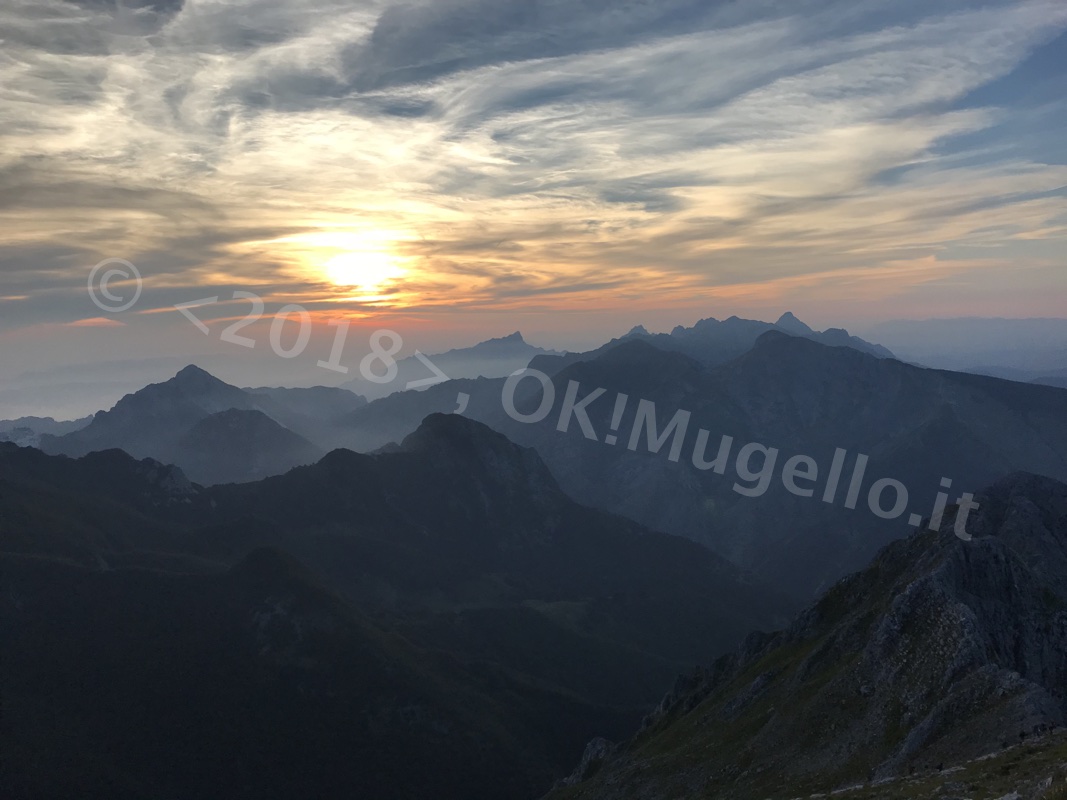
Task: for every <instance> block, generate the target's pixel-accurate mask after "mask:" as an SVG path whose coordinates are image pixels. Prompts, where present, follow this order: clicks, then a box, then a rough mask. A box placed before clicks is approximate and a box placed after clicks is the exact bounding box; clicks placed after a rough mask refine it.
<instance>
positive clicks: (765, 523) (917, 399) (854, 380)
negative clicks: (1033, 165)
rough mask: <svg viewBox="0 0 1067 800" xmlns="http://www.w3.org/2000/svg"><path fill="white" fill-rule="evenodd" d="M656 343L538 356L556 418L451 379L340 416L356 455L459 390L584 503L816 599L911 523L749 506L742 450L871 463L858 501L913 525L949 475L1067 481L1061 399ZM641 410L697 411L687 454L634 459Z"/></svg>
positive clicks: (764, 342) (771, 493) (871, 359)
mask: <svg viewBox="0 0 1067 800" xmlns="http://www.w3.org/2000/svg"><path fill="white" fill-rule="evenodd" d="M657 341H661V340H657V339H651V340H647V339H646V338H645V337H636V338H632V339H628V340H623V341H620V342H617V343H616V344H615V345H614V346H612V347H610V348H608V349H603V350H601V351H599V352H597V353H595V354H591V355H590V356H589V357H588V358H584V357H583V358H582V359H575V357H573V356H565V357H555V358H551V357H540V358H537V359H534V360H533V361H532V362H531V364H530V367H531V369H536V370H538V371H540V372H541V373H543V374H544V375H547V376H550V378H551V384H552V391H553V393H554V402H553V404H552V407H551V411H550V413H547V415H546V416H545V418H544V419H543V420H541V421H539V422H537V423H524V422H519V421H517V420H516V419H515V418H513V417H512V416H510V415H509V414H508V413H506V412H505V410H504V409H503V407H502V396H503V393H504V387H505V385H506V383H505V381H504V380H500V379H497V380H488V379H481V380H476V381H453V382H450V383H444V384H440V385H438V386H434V387H431V388H430V389H428V390H427V391H425V392H421V393H418V394H416V393H402V394H398V395H394V396H392V397H389V398H384V399H382V400H378V401H376V402H373V403H370V404H369V405H367V406H366V407H364V408H360V409H358V410H357V411H355V412H354V413H353V414H351V415H350V416H349V417H348V418H346V420H345V426H346V428H347V430H346V431H343V432H341V433H339V440H340V441H344V442H346V443H348V444H349V446H352V447H356V448H365V449H371V448H374V447H379V446H382V445H383V444H385V443H386V442H388V441H392V440H396V439H399V438H402V437H403V436H404V435H405V434H406V433H407V432H409V431H410V430H412V429H413V428H414V427H415V426H417V425H418V423H419V421H420V420H421V419H422V418H423V417H424V416H425V415H426V414H428V413H432V412H446V411H451V410H453V409H454V408H455V405H456V398H457V395H458V394H459V393H462V394H465V395H467V396H468V398H469V399H468V401H467V404H466V410H465V411H464V412H463V413H464V414H466V415H468V416H471V417H473V418H475V419H479V420H481V421H483V422H485V423H486V424H487V425H489V426H490V427H492V428H494V429H495V430H499V431H501V432H503V433H505V434H506V435H507V436H508V437H509V438H511V439H512V440H514V441H516V442H519V443H520V444H523V445H526V446H530V447H533V448H535V449H536V450H537V451H538V452H539V453H540V454H541V456H542V457H543V458H544V459H545V462H546V463H547V464H548V466H549V469H551V470H552V472H553V474H554V475H555V476H556V478H557V480H559V482H560V485H561V486H562V487H563V489H564V490H565V491H567V492H568V493H569V494H571V496H573V497H574V498H575V499H577V500H579V501H580V502H582V503H587V504H589V505H592V506H595V507H599V508H604V509H608V510H611V511H615V512H618V513H621V514H623V515H625V516H627V517H630V518H633V519H635V520H638V521H640V522H642V523H643V524H645V525H648V526H650V527H652V528H655V529H658V530H664V531H667V532H669V533H675V534H678V535H681V536H685V537H687V538H690V539H692V540H694V541H698V542H701V543H703V544H705V545H707V546H709V547H710V548H712V549H713V550H715V551H716V552H718V553H720V554H721V555H723V556H725V557H727V558H728V559H730V560H731V561H732V562H734V563H736V564H738V565H739V566H741V567H742V568H744V569H746V570H750V571H752V572H753V574H755V575H757V576H758V577H759V578H760V579H761V580H763V581H765V582H769V583H774V584H775V585H777V586H780V587H782V588H783V589H784V590H786V591H788V592H791V593H793V594H794V595H796V596H797V597H798V598H806V599H810V598H811V597H813V596H814V595H815V594H816V593H817V592H819V591H822V590H825V589H826V588H828V587H829V586H830V585H831V584H832V583H833V582H834V581H835V580H837V579H838V578H840V577H841V576H842V575H844V574H846V573H848V572H851V571H854V570H856V569H859V568H860V567H862V566H863V565H865V564H866V563H867V562H868V561H869V560H870V559H871V558H872V557H873V556H874V554H875V553H876V552H877V551H878V550H879V549H880V548H881V547H882V546H883V545H885V544H886V543H887V542H889V541H891V540H893V539H896V538H900V537H902V536H904V535H906V534H907V533H908V532H909V530H910V528H909V527H908V520H909V514H908V513H905V514H903V515H902V516H901V517H900V518H898V519H893V520H881V519H878V518H875V517H874V516H873V515H872V513H871V512H870V511H869V509H868V508H867V507H866V504H863V505H861V506H859V507H858V508H857V509H848V508H845V507H843V506H844V502H843V498H838V499H837V502H835V503H824V502H820V500H819V498H811V497H799V496H797V495H795V494H793V493H791V492H790V491H787V489H786V487H785V486H784V485H783V482H782V481H781V480H780V478H779V477H778V476H777V475H776V476H774V479H773V480H772V481H771V482H770V483H769V484H768V485H767V490H766V493H764V494H762V495H761V496H759V497H758V498H753V497H746V496H743V495H742V494H740V493H739V492H738V491H737V490H736V489H735V488H734V486H735V483H736V482H737V480H736V479H737V471H736V457H737V455H738V454H739V451H740V448H741V447H742V446H743V445H744V444H746V443H759V444H762V445H764V446H765V447H768V448H775V449H777V450H778V451H779V456H778V467H779V472H780V471H781V467H782V465H783V462H785V460H786V459H788V458H790V457H792V456H797V455H804V456H808V457H810V458H812V459H813V460H814V461H815V462H816V466H817V467H819V468H821V470H822V474H823V475H825V474H826V472H827V471H828V470H829V468H830V465H831V464H832V462H833V459H834V456H835V452H836V451H837V450H838V449H842V450H844V451H845V452H846V455H847V458H846V462H845V465H846V469H847V470H848V472H847V473H846V475H847V474H851V473H852V472H854V465H855V463H856V459H857V457H858V456H859V455H860V454H863V455H866V456H868V457H869V462H868V465H867V474H868V476H869V477H868V479H867V482H866V483H865V484H864V485H863V489H864V491H863V495H864V498H866V490H867V489H868V488H869V487H870V486H871V484H872V483H873V482H874V481H875V480H878V479H883V478H885V479H893V480H897V481H900V482H902V483H903V484H904V486H905V488H906V489H907V490H908V492H909V495H910V496H909V502H908V507H907V511H908V512H910V514H915V515H917V516H918V517H919V518H922V517H929V516H930V515H931V512H932V509H933V506H934V501H935V498H936V495H937V494H938V492H940V491H942V489H941V480H942V479H943V478H944V479H948V480H949V481H952V482H953V483H952V487H953V491H955V492H957V494H953V495H952V498H953V499H954V498H955V497H957V496H958V493H959V492H966V491H970V492H973V491H975V490H976V489H977V488H979V487H981V486H984V485H986V484H988V483H990V482H992V481H994V480H996V479H998V478H1000V477H1002V476H1004V475H1006V474H1009V473H1011V472H1013V471H1017V470H1030V471H1033V472H1038V473H1041V474H1044V475H1048V476H1050V477H1055V478H1059V479H1067V396H1065V394H1064V391H1063V390H1062V389H1057V388H1052V387H1046V386H1036V385H1028V384H1020V383H1015V382H1010V381H1004V380H998V379H995V378H989V377H982V376H977V375H971V374H965V373H955V372H947V371H940V370H930V369H923V368H920V367H915V366H911V365H908V364H904V363H902V362H900V361H897V360H895V359H890V358H879V357H877V356H874V355H870V354H868V353H864V352H861V351H859V350H856V349H854V348H851V347H837V346H826V345H822V344H819V343H817V342H815V341H811V340H809V339H807V338H802V337H796V336H790V335H786V334H784V333H780V332H777V331H770V332H767V333H764V334H763V335H761V336H760V338H759V339H758V340H757V343H756V344H755V346H754V347H752V348H750V349H749V350H748V351H746V352H745V353H744V354H742V355H741V356H740V357H738V358H736V359H734V360H733V361H731V362H728V363H726V364H722V365H719V366H707V365H706V364H705V363H702V362H701V361H698V360H695V359H692V358H690V357H688V356H686V355H683V354H681V353H677V352H665V351H663V350H661V349H659V348H658V347H657V346H656V342H657ZM574 384H577V386H578V390H577V392H576V394H575V398H574V399H575V401H576V402H580V401H581V400H582V399H583V398H585V397H587V396H588V395H589V394H590V393H592V392H594V391H595V390H597V389H605V390H606V391H605V394H604V395H603V396H600V397H599V399H596V401H595V402H593V403H590V404H589V405H588V406H587V407H586V409H585V410H586V413H587V414H588V419H589V423H590V426H591V430H592V432H593V435H594V436H596V440H593V439H590V438H588V437H587V436H586V435H585V432H584V431H583V430H582V427H581V425H579V424H578V422H577V421H576V418H571V419H570V421H569V423H568V424H567V425H566V426H565V427H567V431H566V432H561V431H560V430H559V427H560V425H561V424H562V423H561V422H560V420H561V416H562V409H563V405H564V401H565V398H566V396H567V392H568V387H569V386H572V385H574ZM620 394H624V395H627V397H628V398H629V399H628V401H627V406H626V408H625V411H624V414H623V415H622V417H621V418H620V424H619V426H618V428H617V430H616V429H612V428H611V422H612V416H613V414H614V403H615V400H616V398H617V397H618V396H619V395H620ZM541 399H542V387H541V385H540V383H539V382H538V381H537V380H533V379H528V380H525V381H523V382H522V383H521V384H520V385H519V387H518V389H517V390H516V397H515V404H516V408H517V409H523V410H524V411H526V412H529V411H532V409H534V408H536V407H537V406H538V404H539V403H540V401H541ZM638 399H641V400H647V401H650V402H651V403H652V404H654V409H655V419H656V424H657V426H658V431H659V432H663V431H664V429H665V428H666V427H667V425H668V423H669V422H670V420H671V419H672V418H673V416H674V415H675V414H676V413H677V412H678V411H679V410H684V411H689V412H690V413H691V418H690V423H689V426H688V428H687V432H686V437H685V438H684V440H683V441H682V447H681V448H680V457H679V459H678V460H677V461H672V460H671V459H670V458H669V457H668V456H669V452H668V451H669V447H667V446H666V445H665V448H666V449H665V450H664V451H663V452H658V453H651V452H649V451H648V447H647V443H646V441H645V440H644V439H641V440H640V441H639V442H638V446H636V447H635V449H634V450H630V449H629V448H628V444H629V439H630V434H631V433H632V432H633V430H634V427H635V421H636V407H637V405H638ZM700 428H703V429H704V430H706V431H708V432H709V434H708V442H710V444H707V446H706V448H705V449H706V451H707V460H708V461H710V460H712V459H713V458H714V457H715V454H716V452H717V450H718V446H719V443H720V440H721V437H722V436H729V437H732V439H733V440H734V443H735V445H734V447H733V449H732V450H731V461H730V469H729V471H728V472H726V474H723V475H720V474H717V473H716V472H715V471H714V470H700V469H696V468H695V467H694V466H693V464H692V459H691V456H692V453H693V451H694V450H695V448H696V440H697V437H698V429H700ZM613 431H614V433H613ZM608 434H612V435H616V437H617V438H616V443H615V444H614V445H610V444H607V443H606V442H605V441H604V440H605V439H606V437H607V435H608ZM683 454H684V455H683ZM757 460H758V459H757ZM746 485H747V483H746ZM841 494H844V492H843V490H842V492H841ZM783 520H789V524H788V525H783V524H782V521H783Z"/></svg>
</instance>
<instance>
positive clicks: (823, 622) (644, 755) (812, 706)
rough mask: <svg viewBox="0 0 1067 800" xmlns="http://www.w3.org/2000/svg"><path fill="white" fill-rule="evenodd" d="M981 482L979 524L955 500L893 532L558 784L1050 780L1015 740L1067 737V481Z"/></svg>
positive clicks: (805, 787) (629, 791) (991, 787)
mask: <svg viewBox="0 0 1067 800" xmlns="http://www.w3.org/2000/svg"><path fill="white" fill-rule="evenodd" d="M977 499H978V502H979V503H980V510H979V511H978V512H976V516H975V517H974V518H973V519H972V520H971V521H970V525H969V526H968V527H969V528H970V529H971V531H972V532H973V535H974V539H973V540H972V541H961V540H960V539H959V538H957V537H956V536H955V535H954V533H953V524H954V519H952V518H951V517H952V516H953V515H950V517H949V518H946V519H945V521H944V524H943V526H942V528H941V530H940V531H938V532H929V531H924V532H922V533H919V534H916V535H914V536H912V537H910V538H908V539H906V540H904V541H900V542H896V543H894V544H892V545H891V546H889V547H888V548H886V550H885V551H884V552H882V553H881V554H880V555H879V556H878V558H877V559H876V560H875V561H874V562H873V563H872V564H871V565H870V567H868V568H867V569H865V570H864V571H862V572H860V573H858V574H856V575H852V576H850V577H848V578H846V579H844V580H842V581H841V582H840V583H838V584H837V585H835V586H834V587H833V588H832V589H831V590H830V591H829V592H827V593H826V594H825V595H824V596H823V597H822V598H821V599H820V600H819V601H818V602H816V603H815V604H814V605H812V606H811V607H810V608H808V609H807V610H806V611H804V612H803V613H802V614H800V615H799V616H798V617H797V619H796V620H795V621H794V622H793V624H792V625H791V626H790V627H789V628H787V629H786V630H784V631H782V632H780V633H776V634H774V635H770V636H768V635H766V634H754V635H753V636H751V637H749V639H748V640H747V641H746V642H745V643H744V645H742V646H741V647H740V648H739V649H738V651H737V652H736V653H734V654H732V655H729V656H726V657H723V658H721V659H719V660H718V661H716V662H715V663H714V664H712V665H711V666H710V667H708V668H706V669H702V670H698V671H697V672H696V673H694V674H691V675H688V676H686V677H685V678H683V679H680V680H679V681H678V683H677V685H676V687H675V689H674V691H672V692H671V693H670V694H669V695H668V696H667V697H666V698H665V699H664V701H663V703H662V704H661V706H660V708H659V709H658V711H657V712H656V713H655V714H653V715H651V716H650V717H649V718H648V719H646V721H645V723H644V725H643V730H642V731H641V733H640V734H639V735H637V736H636V737H634V738H632V739H630V740H629V741H628V742H626V743H624V744H623V745H622V746H621V747H619V748H617V749H614V748H613V747H612V746H611V745H609V744H607V743H603V742H601V743H598V745H597V747H596V752H597V753H599V755H600V756H601V757H600V759H599V763H598V764H597V766H598V767H599V770H597V771H593V770H592V769H590V768H589V765H588V764H587V768H586V770H585V771H586V774H587V777H588V780H587V781H585V782H582V778H583V777H584V776H583V775H582V774H580V773H579V774H576V775H574V776H573V777H572V779H571V782H572V783H577V784H578V785H577V786H575V788H574V789H573V790H570V791H560V792H558V793H554V794H553V795H550V796H551V797H553V798H557V797H558V798H563V797H579V796H580V797H582V798H588V800H623V799H624V798H626V799H627V800H628V799H629V798H633V799H634V800H637V798H640V800H661V799H662V800H666V799H667V798H675V797H685V796H689V791H690V789H689V787H692V786H699V787H701V792H702V793H703V794H705V795H706V796H709V797H731V798H736V800H760V799H761V798H765V797H769V796H775V797H793V796H799V797H807V796H809V795H816V794H817V793H818V795H819V796H828V794H829V793H830V792H833V791H835V790H838V789H842V788H843V787H847V786H855V787H856V794H855V796H858V797H864V798H874V797H938V796H944V795H943V793H939V792H938V788H939V786H941V787H942V788H943V785H944V784H945V782H946V781H947V780H953V781H957V782H962V783H961V785H971V786H974V787H979V786H980V787H982V789H984V790H985V792H986V794H987V795H988V796H993V795H1001V794H1002V793H1003V796H1004V797H1011V796H1015V797H1019V796H1022V795H1020V794H1018V793H1015V794H1012V793H1011V791H1010V789H1011V787H1012V781H1013V779H1014V781H1015V786H1016V788H1020V789H1023V790H1024V791H1026V795H1025V796H1027V797H1035V796H1045V795H1044V794H1043V793H1040V792H1038V793H1037V794H1034V793H1033V792H1034V790H1035V789H1036V788H1037V787H1039V786H1040V784H1039V783H1038V782H1037V781H1038V780H1039V779H1041V778H1042V777H1044V776H1045V775H1047V774H1048V773H1046V772H1045V771H1044V770H1046V769H1048V767H1047V764H1048V763H1050V762H1048V761H1042V759H1043V756H1042V754H1041V752H1040V750H1033V751H1031V752H1030V753H1029V754H1027V753H1020V752H1018V748H1016V747H1015V746H1016V745H1019V744H1020V742H1021V741H1024V740H1026V739H1027V738H1028V737H1031V738H1036V739H1039V740H1041V739H1043V740H1045V741H1046V745H1047V747H1048V748H1049V750H1050V751H1051V754H1052V757H1053V758H1055V753H1056V752H1057V750H1058V751H1060V752H1062V748H1063V743H1062V742H1061V741H1051V742H1049V741H1048V740H1049V737H1048V735H1047V731H1048V726H1049V724H1050V723H1052V724H1055V725H1056V726H1057V727H1059V728H1061V729H1062V727H1063V724H1064V720H1065V714H1067V701H1065V698H1064V695H1063V687H1064V685H1065V684H1067V662H1065V661H1064V658H1063V653H1064V652H1067V626H1065V624H1064V623H1065V620H1067V611H1065V609H1067V485H1064V484H1063V483H1060V482H1057V481H1053V480H1050V479H1046V478H1039V477H1037V476H1032V475H1025V474H1016V475H1013V476H1010V477H1009V478H1006V479H1004V480H1002V481H1000V482H998V483H997V484H996V485H994V486H993V487H991V488H990V489H988V490H987V491H985V492H983V493H981V494H980V495H979V497H978V498H977ZM1009 746H1011V747H1012V750H1011V751H1009V752H1007V753H1005V754H1004V755H1003V756H1002V757H1001V756H999V754H1000V753H1001V752H1002V751H1004V750H1005V749H1006V748H1008V747H1009ZM1038 747H1040V745H1038ZM1026 755H1033V757H1034V759H1035V761H1036V762H1037V763H1036V774H1032V773H1033V771H1031V775H1030V777H1029V780H1033V783H1032V784H1029V785H1027V780H1028V778H1027V773H1026V769H1025V768H1026V763H1025V757H1026ZM975 759H981V760H975ZM967 762H970V763H967ZM1020 762H1021V763H1020ZM1051 763H1056V762H1055V761H1052V762H1051ZM949 767H951V768H953V774H952V776H951V778H950V777H949V775H948V774H947V768H949ZM956 768H959V771H957V769H956ZM942 769H946V774H945V775H940V774H939V773H940V772H941V770H942ZM1035 779H1036V780H1035ZM878 781H885V782H884V783H880V784H879V783H877V782H878ZM871 782H875V783H874V784H872V783H871ZM1047 785H1048V784H1047V783H1046V784H1045V786H1047ZM874 786H877V790H875V788H874ZM865 787H868V788H866V790H865ZM1024 787H1027V788H1024ZM968 794H969V795H970V794H972V793H971V792H968ZM975 796H977V795H975Z"/></svg>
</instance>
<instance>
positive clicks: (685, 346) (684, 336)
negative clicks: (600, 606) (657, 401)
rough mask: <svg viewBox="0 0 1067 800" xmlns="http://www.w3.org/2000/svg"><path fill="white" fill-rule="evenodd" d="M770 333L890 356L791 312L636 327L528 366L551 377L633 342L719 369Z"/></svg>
mask: <svg viewBox="0 0 1067 800" xmlns="http://www.w3.org/2000/svg"><path fill="white" fill-rule="evenodd" d="M770 331H778V332H781V333H788V334H789V335H790V336H799V337H802V338H805V339H811V340H812V341H815V342H819V343H820V344H825V345H829V346H831V347H851V348H853V349H855V350H859V351H860V352H864V353H869V354H871V355H873V356H877V357H878V358H892V357H893V354H892V353H891V352H890V351H889V350H887V349H886V348H884V347H882V346H880V345H877V344H871V343H870V342H866V341H864V340H863V339H860V338H858V337H856V336H850V335H849V334H848V331H845V330H843V329H841V328H831V329H829V330H826V331H823V332H822V333H820V332H818V331H815V330H812V329H811V328H809V327H808V326H807V325H805V324H804V323H803V322H801V321H800V320H799V319H797V318H796V317H795V316H794V315H793V313H792V312H786V313H785V314H783V315H782V316H781V318H780V319H779V320H778V322H777V323H774V324H772V323H770V322H760V321H759V320H752V319H741V318H740V317H730V318H729V319H726V320H717V319H715V318H714V317H709V318H707V319H702V320H700V321H699V322H697V323H696V324H695V325H694V326H693V327H692V328H686V327H683V326H682V325H679V326H677V327H676V328H675V329H674V330H672V331H671V332H670V333H669V334H666V333H655V334H652V333H648V331H647V330H645V328H644V327H643V326H641V325H638V326H637V327H635V328H633V329H632V330H631V331H630V332H629V333H627V334H626V335H625V336H623V337H620V338H618V339H612V340H611V341H610V342H608V343H607V344H605V345H603V346H602V347H599V348H597V349H596V350H593V351H591V352H589V353H567V354H566V355H563V356H555V357H551V356H541V357H539V358H537V359H535V360H534V361H533V362H531V364H530V366H531V367H535V368H536V369H539V370H541V371H542V372H545V373H548V374H550V375H551V374H553V373H555V372H558V371H559V370H561V369H563V368H564V367H566V366H569V365H571V364H576V363H578V362H579V361H589V360H591V359H593V358H597V357H598V356H601V355H603V354H604V353H606V352H607V351H608V350H612V349H614V348H615V347H618V346H619V345H620V344H622V343H623V342H627V341H633V340H635V339H639V340H642V341H645V342H647V343H648V344H651V345H652V346H653V347H656V348H657V349H659V350H664V351H667V352H672V353H682V354H683V355H687V356H689V357H690V358H692V359H694V360H695V361H698V362H700V363H701V364H703V365H704V366H719V365H721V364H725V363H727V362H728V361H732V360H733V359H735V358H738V357H740V356H741V355H743V354H744V353H747V352H748V351H749V350H751V349H752V347H754V346H755V344H756V341H757V340H758V339H759V337H760V336H762V335H763V334H765V333H768V332H770Z"/></svg>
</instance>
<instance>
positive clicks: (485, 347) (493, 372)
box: [345, 331, 559, 400]
mask: <svg viewBox="0 0 1067 800" xmlns="http://www.w3.org/2000/svg"><path fill="white" fill-rule="evenodd" d="M542 355H545V356H552V355H559V354H558V353H557V352H556V351H555V350H546V349H545V348H542V347H536V346H535V345H532V344H529V343H528V342H527V341H526V340H525V339H524V338H523V336H522V334H521V333H520V332H519V331H516V332H515V333H512V334H509V335H507V336H501V337H499V338H496V339H487V340H486V341H484V342H479V343H478V344H476V345H473V346H471V347H461V348H456V349H453V350H446V351H445V352H443V353H438V354H435V355H431V356H428V358H429V359H430V361H431V363H432V364H433V365H434V367H436V368H437V369H439V370H440V371H441V372H442V373H443V374H444V375H446V376H448V377H449V378H455V379H460V378H478V377H486V378H502V377H505V376H507V375H510V374H511V373H512V372H514V371H515V370H517V369H522V368H523V367H525V366H526V365H527V364H529V363H530V359H532V358H534V357H536V356H542ZM396 366H397V375H396V377H395V378H394V379H393V380H391V381H389V382H388V383H384V384H383V383H374V382H373V381H369V380H367V379H366V378H364V377H362V376H357V377H356V378H353V379H352V380H351V381H349V382H348V383H346V384H345V388H347V389H350V390H352V391H353V392H356V393H357V394H360V395H362V396H364V397H367V398H368V399H371V400H375V399H377V398H379V397H385V396H386V395H390V394H392V393H394V392H397V391H402V390H403V389H404V388H405V387H406V386H407V385H408V384H409V383H416V384H419V382H420V381H425V380H427V379H432V378H435V375H434V372H433V371H432V370H431V369H430V368H429V367H427V365H426V364H425V363H424V362H423V361H422V360H421V359H419V358H417V357H415V356H409V357H407V358H402V359H400V360H399V361H397V362H396ZM421 385H423V386H425V385H426V384H421Z"/></svg>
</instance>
